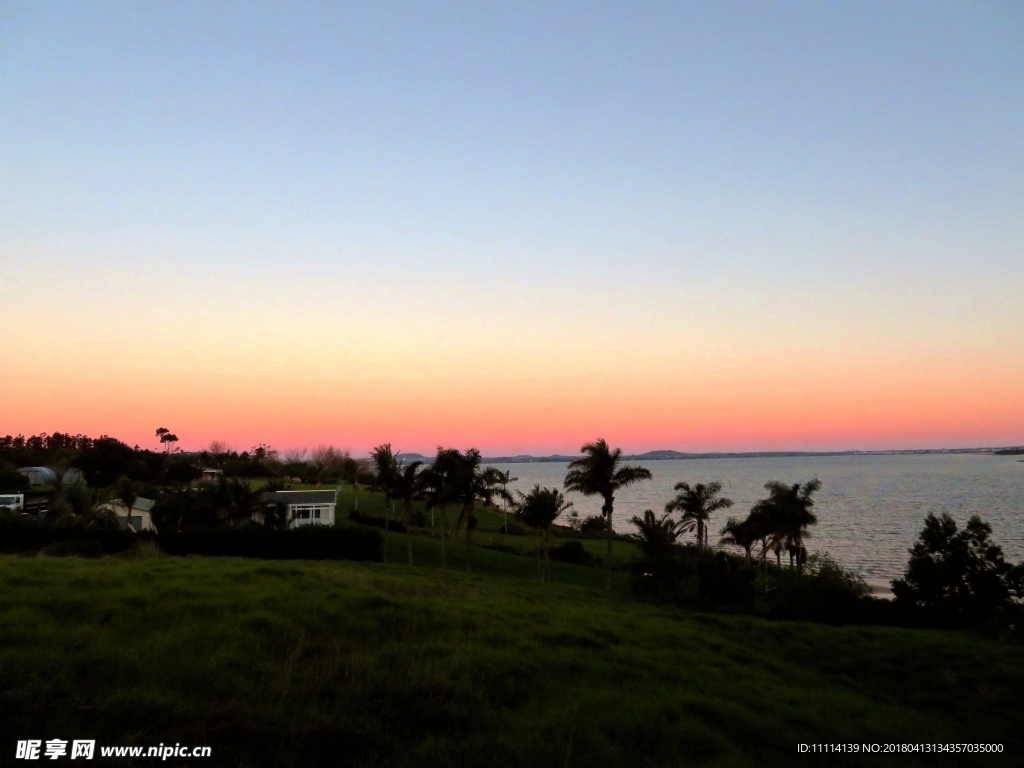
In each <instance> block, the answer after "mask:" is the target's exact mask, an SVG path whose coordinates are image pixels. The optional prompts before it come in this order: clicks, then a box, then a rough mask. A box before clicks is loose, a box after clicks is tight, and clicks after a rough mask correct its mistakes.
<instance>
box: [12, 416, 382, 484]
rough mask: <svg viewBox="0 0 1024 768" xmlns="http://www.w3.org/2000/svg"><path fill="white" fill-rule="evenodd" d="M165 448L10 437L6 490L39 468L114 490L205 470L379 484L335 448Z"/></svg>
mask: <svg viewBox="0 0 1024 768" xmlns="http://www.w3.org/2000/svg"><path fill="white" fill-rule="evenodd" d="M161 430H163V428H161ZM161 430H157V436H158V437H160V438H161V439H163V438H165V437H166V436H167V434H169V433H166V430H163V431H164V432H165V434H164V435H160V432H161ZM171 437H174V436H173V435H171ZM176 439H177V438H175V440H176ZM164 444H165V450H162V451H153V450H148V449H144V448H140V447H139V446H137V445H136V446H134V447H132V446H129V445H128V444H126V443H123V442H122V441H120V440H118V439H116V438H113V437H108V436H106V435H102V436H100V437H97V438H92V437H89V436H87V435H71V434H67V433H61V432H54V433H53V434H46V433H43V434H39V435H32V436H29V437H26V436H24V435H16V436H12V435H6V436H4V437H0V492H5V491H7V492H9V491H21V490H26V489H28V487H29V482H28V479H27V478H26V477H24V476H23V475H21V474H20V473H18V472H17V469H18V468H20V467H33V466H44V467H49V468H51V469H53V470H54V471H55V472H56V473H57V475H58V477H61V476H63V474H64V472H65V471H66V470H68V469H76V470H79V471H80V472H81V474H82V477H83V478H84V479H85V481H86V483H88V484H89V485H90V486H93V487H97V488H105V487H109V486H111V485H113V484H114V483H115V482H116V481H117V480H118V479H119V478H121V477H127V478H129V479H130V480H133V481H135V482H139V483H144V484H147V485H172V484H176V483H188V482H190V481H192V480H195V479H197V478H198V477H199V476H200V474H201V471H202V469H204V468H205V469H216V470H219V471H221V472H223V473H224V474H225V475H226V476H228V477H241V478H281V479H288V480H292V481H295V482H301V483H332V482H333V483H339V482H345V483H357V482H359V483H363V484H366V485H373V483H374V482H375V480H376V477H375V475H374V473H373V471H372V468H371V466H370V464H369V462H367V461H366V460H358V459H355V458H353V457H352V456H351V455H350V454H349V453H348V452H347V451H342V450H338V449H337V448H333V447H330V446H320V447H318V448H316V449H315V450H313V451H312V452H309V453H307V452H305V451H290V452H285V453H284V454H279V453H278V452H277V451H275V450H273V449H272V448H271V447H269V446H267V445H256V446H253V447H252V448H250V449H248V450H244V451H236V450H233V449H231V448H229V447H227V446H224V445H220V444H217V443H214V444H213V445H211V446H210V448H208V449H207V450H203V451H197V452H192V453H184V452H182V451H180V450H177V449H175V448H173V443H171V442H165V443H164Z"/></svg>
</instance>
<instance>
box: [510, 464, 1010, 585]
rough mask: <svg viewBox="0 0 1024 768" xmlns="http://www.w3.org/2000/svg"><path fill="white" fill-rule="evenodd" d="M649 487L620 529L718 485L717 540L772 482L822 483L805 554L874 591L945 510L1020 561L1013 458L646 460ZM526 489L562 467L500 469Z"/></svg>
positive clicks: (546, 481)
mask: <svg viewBox="0 0 1024 768" xmlns="http://www.w3.org/2000/svg"><path fill="white" fill-rule="evenodd" d="M643 465H644V466H646V467H647V468H648V469H650V470H651V473H652V474H653V475H654V478H653V479H652V480H649V481H647V482H644V483H640V484H638V485H636V486H634V487H632V488H627V489H626V490H624V491H622V492H621V493H620V494H619V495H618V496H617V497H616V500H615V528H616V530H619V531H626V530H629V529H630V528H631V526H629V524H628V520H629V518H630V517H632V516H633V515H641V514H643V510H645V509H648V508H650V509H654V510H655V511H660V510H662V509H663V508H664V505H665V502H666V501H668V500H669V499H670V498H671V497H672V496H673V495H674V491H673V490H672V488H673V486H674V485H675V484H676V483H678V482H681V481H686V482H689V483H691V484H693V483H700V482H708V481H711V480H718V481H719V482H720V483H722V488H723V491H722V492H723V495H725V496H728V497H729V498H731V499H732V500H733V501H734V502H735V505H734V506H733V508H732V509H729V510H725V511H723V512H719V513H717V514H716V516H715V517H713V518H712V529H711V530H712V536H714V535H715V534H717V532H718V531H719V530H720V529H721V527H722V525H723V524H724V523H725V520H726V518H727V517H728V516H729V515H733V516H736V517H744V516H746V514H747V512H748V511H749V510H750V507H751V505H752V504H753V503H754V502H755V501H757V500H758V499H760V498H762V497H763V496H764V495H765V492H764V484H765V483H766V482H768V481H769V480H780V481H782V482H784V483H789V484H792V483H797V482H804V481H806V480H810V479H811V478H813V477H818V478H819V479H820V480H821V481H822V488H821V491H819V492H818V494H817V497H816V498H817V502H816V505H815V509H814V511H815V513H816V514H817V516H818V525H816V526H814V528H813V529H812V531H811V539H809V540H808V542H807V547H808V549H809V550H811V551H812V552H813V551H821V552H829V553H831V554H832V556H833V557H834V558H836V560H838V561H839V562H840V563H841V564H842V565H843V566H845V567H847V568H850V569H852V570H854V571H856V572H858V573H860V574H861V575H863V576H864V577H865V579H867V581H868V583H869V584H872V585H873V586H876V587H878V586H888V582H889V581H890V580H891V579H894V578H897V577H899V576H901V575H902V574H903V571H904V569H905V567H906V564H907V558H908V554H907V550H908V549H909V548H910V547H912V546H913V544H914V541H915V539H916V538H917V534H918V533H919V532H920V530H921V528H922V527H923V526H924V518H925V515H927V514H928V513H929V512H934V513H936V514H938V513H941V512H949V513H950V514H951V515H952V516H953V517H954V518H956V520H957V522H958V523H960V524H962V523H963V522H964V521H966V520H967V518H968V517H969V516H970V515H971V514H972V513H977V514H980V515H981V516H982V517H983V518H984V519H985V520H987V521H988V522H989V523H990V524H991V525H992V535H993V538H994V539H995V540H996V542H997V543H998V544H1000V545H1001V546H1002V548H1003V551H1004V552H1005V553H1006V556H1007V559H1008V560H1010V561H1012V562H1019V561H1021V560H1022V559H1024V463H1021V462H1019V461H1018V460H1017V459H1016V458H1015V457H1013V456H985V455H979V454H922V455H914V454H904V455H886V456H815V457H778V458H751V459H693V460H681V461H651V462H643ZM497 466H498V468H499V469H501V470H502V471H506V470H511V472H512V476H513V477H518V478H519V479H518V481H517V482H516V483H513V484H512V487H514V488H516V489H517V490H523V491H526V490H528V489H529V488H531V487H533V485H534V483H540V484H541V485H545V486H557V487H559V488H561V486H562V479H563V478H564V477H565V470H566V466H567V465H566V464H556V463H551V464H500V465H497ZM568 498H569V499H571V500H572V501H573V502H574V503H575V505H576V508H577V509H578V510H579V512H580V515H581V516H585V515H594V514H600V510H601V502H600V500H598V499H596V498H584V497H581V496H578V495H576V494H568Z"/></svg>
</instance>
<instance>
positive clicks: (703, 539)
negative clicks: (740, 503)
mask: <svg viewBox="0 0 1024 768" xmlns="http://www.w3.org/2000/svg"><path fill="white" fill-rule="evenodd" d="M675 489H676V490H677V491H678V493H677V494H676V497H675V498H674V499H672V500H671V501H670V502H669V503H668V504H666V505H665V512H666V513H671V512H681V513H682V522H683V523H684V525H685V524H686V523H690V522H693V523H696V527H697V546H699V547H700V548H702V549H703V548H704V547H706V546H707V545H708V540H707V522H708V520H709V519H710V517H711V513H712V512H715V511H717V510H719V509H726V508H728V507H731V506H732V499H725V498H719V497H718V494H719V492H720V491H721V490H722V484H721V483H708V484H707V485H704V484H703V483H697V484H696V485H694V486H693V487H692V488H691V487H690V484H689V483H676V487H675Z"/></svg>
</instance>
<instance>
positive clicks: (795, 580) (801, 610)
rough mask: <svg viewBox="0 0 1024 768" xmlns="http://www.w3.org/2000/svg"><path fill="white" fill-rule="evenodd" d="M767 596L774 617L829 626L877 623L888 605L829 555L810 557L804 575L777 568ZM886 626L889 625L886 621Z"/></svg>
mask: <svg viewBox="0 0 1024 768" xmlns="http://www.w3.org/2000/svg"><path fill="white" fill-rule="evenodd" d="M770 583H771V584H772V586H773V587H774V588H773V589H771V591H770V592H769V593H768V604H769V607H770V608H771V611H772V614H773V615H775V616H777V617H779V618H786V619H807V620H810V621H819V622H823V623H827V624H856V623H876V622H878V621H879V617H880V616H881V613H882V612H883V609H884V608H885V607H887V606H876V605H874V604H875V603H881V602H883V601H879V600H873V599H871V597H870V595H871V589H870V588H869V587H868V585H867V583H865V581H864V579H863V578H862V577H861V576H859V575H857V574H855V573H852V572H850V571H847V570H845V569H843V567H842V566H840V565H839V564H838V563H837V562H836V561H835V560H833V559H832V557H831V556H830V555H829V554H828V553H827V552H825V553H822V554H816V555H811V557H809V558H808V559H807V564H806V566H805V567H804V571H803V573H802V574H801V573H798V572H796V571H794V570H792V569H774V570H773V573H772V578H771V579H770ZM886 623H887V622H886Z"/></svg>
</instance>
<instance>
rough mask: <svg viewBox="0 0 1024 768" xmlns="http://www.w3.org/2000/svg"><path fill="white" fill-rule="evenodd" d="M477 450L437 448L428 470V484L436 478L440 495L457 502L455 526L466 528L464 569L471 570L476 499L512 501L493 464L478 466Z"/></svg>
mask: <svg viewBox="0 0 1024 768" xmlns="http://www.w3.org/2000/svg"><path fill="white" fill-rule="evenodd" d="M480 463H481V458H480V451H478V450H477V449H476V448H470V449H469V450H468V451H466V452H465V453H461V452H459V451H458V450H457V449H455V448H440V449H438V452H437V457H436V458H435V459H434V464H433V466H432V467H431V471H432V472H434V473H436V478H437V479H435V478H431V480H430V482H429V483H428V487H430V488H433V487H435V485H436V483H437V482H438V479H439V481H440V483H441V485H442V486H443V488H444V490H443V491H442V493H441V496H442V497H444V498H446V499H448V500H450V501H452V502H454V503H456V504H461V510H460V512H459V518H458V520H456V522H455V528H456V530H458V529H459V528H463V529H464V530H465V532H466V570H467V571H471V570H472V551H473V529H475V528H476V514H475V507H476V502H477V501H480V502H482V503H484V504H485V505H486V504H491V503H493V501H494V499H496V498H501V499H503V500H505V501H507V502H511V501H512V497H511V495H510V494H509V493H508V491H506V490H505V489H504V488H502V485H501V473H500V472H499V471H498V470H496V469H494V467H481V466H480Z"/></svg>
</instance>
